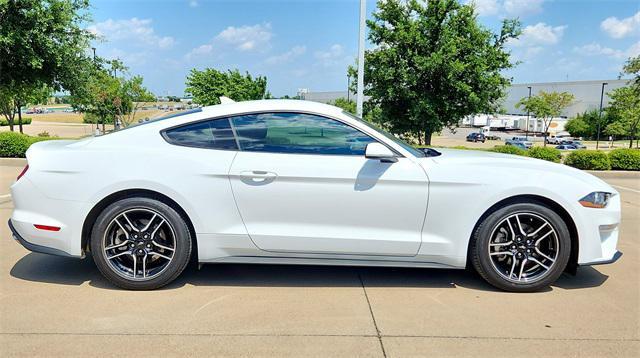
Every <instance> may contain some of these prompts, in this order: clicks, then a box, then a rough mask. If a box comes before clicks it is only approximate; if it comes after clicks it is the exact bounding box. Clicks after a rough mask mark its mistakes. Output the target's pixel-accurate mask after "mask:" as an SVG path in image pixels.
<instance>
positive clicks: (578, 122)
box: [564, 109, 616, 139]
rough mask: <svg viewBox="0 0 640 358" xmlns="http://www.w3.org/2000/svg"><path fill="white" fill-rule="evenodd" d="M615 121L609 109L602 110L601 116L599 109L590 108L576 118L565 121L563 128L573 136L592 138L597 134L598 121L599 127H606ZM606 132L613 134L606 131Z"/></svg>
mask: <svg viewBox="0 0 640 358" xmlns="http://www.w3.org/2000/svg"><path fill="white" fill-rule="evenodd" d="M615 121H616V117H615V115H614V113H612V112H610V111H603V112H602V117H601V116H600V111H598V110H597V109H592V110H590V111H585V112H584V113H581V114H578V115H577V116H576V118H572V119H570V120H569V121H567V124H565V126H564V128H565V130H566V131H567V132H569V133H570V134H571V135H572V136H574V137H584V138H591V139H594V138H596V137H597V134H598V122H600V128H606V127H607V126H608V125H609V124H611V123H613V122H615ZM606 134H610V135H614V134H613V133H609V132H607V133H606Z"/></svg>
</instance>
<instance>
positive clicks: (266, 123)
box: [230, 113, 375, 155]
mask: <svg viewBox="0 0 640 358" xmlns="http://www.w3.org/2000/svg"><path fill="white" fill-rule="evenodd" d="M230 120H231V124H232V125H233V127H234V129H235V131H236V135H237V136H238V142H239V144H240V149H241V150H245V151H253V152H271V153H298V154H333V155H364V152H365V147H366V146H367V144H369V143H372V142H375V140H374V139H373V138H371V137H369V136H368V135H366V134H364V133H362V132H360V131H358V130H357V129H354V128H352V127H350V126H348V125H346V124H344V123H342V122H339V121H336V120H334V119H330V118H326V117H321V116H315V115H311V114H302V113H262V114H251V115H245V116H237V117H231V118H230Z"/></svg>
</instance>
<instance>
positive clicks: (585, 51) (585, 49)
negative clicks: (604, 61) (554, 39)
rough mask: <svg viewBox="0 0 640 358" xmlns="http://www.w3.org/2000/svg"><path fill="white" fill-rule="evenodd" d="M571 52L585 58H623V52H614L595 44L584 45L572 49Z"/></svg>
mask: <svg viewBox="0 0 640 358" xmlns="http://www.w3.org/2000/svg"><path fill="white" fill-rule="evenodd" d="M573 51H574V52H576V53H579V54H582V55H586V56H597V55H604V56H607V57H613V58H622V57H624V51H620V50H615V49H612V48H610V47H605V46H602V45H600V44H599V43H595V42H593V43H590V44H588V45H584V46H577V47H574V48H573Z"/></svg>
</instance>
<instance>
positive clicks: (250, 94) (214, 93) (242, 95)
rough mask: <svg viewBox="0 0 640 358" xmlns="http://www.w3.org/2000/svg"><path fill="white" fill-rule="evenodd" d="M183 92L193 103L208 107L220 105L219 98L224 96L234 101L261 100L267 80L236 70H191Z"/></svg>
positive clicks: (264, 93)
mask: <svg viewBox="0 0 640 358" xmlns="http://www.w3.org/2000/svg"><path fill="white" fill-rule="evenodd" d="M185 84H186V89H185V92H186V93H187V94H191V95H192V96H193V102H194V103H197V104H200V105H203V106H209V105H213V104H220V97H221V96H226V97H229V98H231V99H232V100H234V101H248V100H253V99H262V98H264V97H265V95H266V93H267V91H266V90H267V78H266V77H262V76H258V77H255V78H254V77H252V76H251V75H250V74H249V73H248V72H247V73H246V74H244V75H243V74H241V73H240V71H238V70H228V71H227V72H221V71H217V70H215V69H213V68H206V69H204V70H202V71H199V70H196V69H195V68H194V69H192V70H191V73H190V74H189V76H187V81H186V83H185Z"/></svg>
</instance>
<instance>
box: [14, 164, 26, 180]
mask: <svg viewBox="0 0 640 358" xmlns="http://www.w3.org/2000/svg"><path fill="white" fill-rule="evenodd" d="M28 169H29V164H27V165H25V167H24V169H22V172H20V175H18V178H17V179H16V181H18V180H20V178H22V176H23V175H25V174H26V173H27V170H28Z"/></svg>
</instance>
